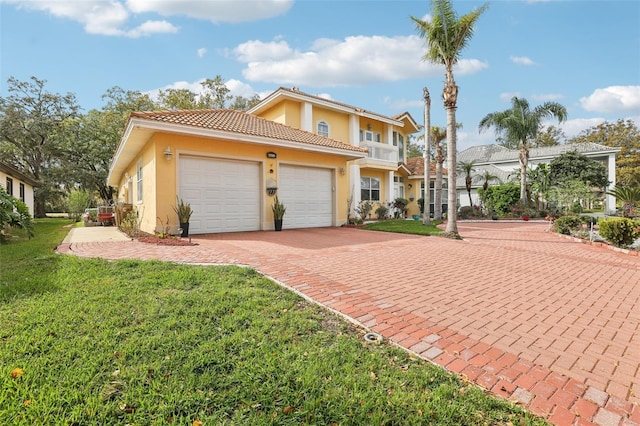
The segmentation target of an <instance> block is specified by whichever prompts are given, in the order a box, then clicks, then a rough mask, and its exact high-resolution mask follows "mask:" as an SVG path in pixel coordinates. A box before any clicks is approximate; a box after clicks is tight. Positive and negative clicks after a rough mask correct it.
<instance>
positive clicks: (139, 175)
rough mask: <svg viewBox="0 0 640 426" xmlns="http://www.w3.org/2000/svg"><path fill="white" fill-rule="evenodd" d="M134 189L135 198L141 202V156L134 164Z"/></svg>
mask: <svg viewBox="0 0 640 426" xmlns="http://www.w3.org/2000/svg"><path fill="white" fill-rule="evenodd" d="M136 184H137V187H136V189H137V190H138V196H137V200H138V202H142V158H141V159H139V160H138V164H137V165H136Z"/></svg>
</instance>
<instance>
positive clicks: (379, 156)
mask: <svg viewBox="0 0 640 426" xmlns="http://www.w3.org/2000/svg"><path fill="white" fill-rule="evenodd" d="M360 148H366V149H367V151H369V155H368V157H367V158H368V159H370V160H374V161H372V163H378V162H380V163H381V164H385V163H388V164H394V165H397V164H398V147H397V146H393V145H388V144H384V143H378V142H364V141H363V142H360Z"/></svg>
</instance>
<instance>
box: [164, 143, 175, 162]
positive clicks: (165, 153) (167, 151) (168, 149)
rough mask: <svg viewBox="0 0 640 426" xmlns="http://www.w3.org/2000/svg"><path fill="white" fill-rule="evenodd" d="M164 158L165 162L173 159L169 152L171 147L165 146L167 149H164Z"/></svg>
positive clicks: (171, 153)
mask: <svg viewBox="0 0 640 426" xmlns="http://www.w3.org/2000/svg"><path fill="white" fill-rule="evenodd" d="M163 154H164V158H165V159H166V160H167V161H171V157H173V152H171V146H169V145H167V147H166V148H165V149H164V152H163Z"/></svg>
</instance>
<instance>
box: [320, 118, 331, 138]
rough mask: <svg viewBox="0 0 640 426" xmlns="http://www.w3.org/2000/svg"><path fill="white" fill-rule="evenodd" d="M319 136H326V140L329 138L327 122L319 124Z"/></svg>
mask: <svg viewBox="0 0 640 426" xmlns="http://www.w3.org/2000/svg"><path fill="white" fill-rule="evenodd" d="M318 134H319V135H320V136H324V137H325V138H328V137H329V125H328V124H327V122H326V121H319V122H318Z"/></svg>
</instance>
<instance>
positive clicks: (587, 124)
mask: <svg viewBox="0 0 640 426" xmlns="http://www.w3.org/2000/svg"><path fill="white" fill-rule="evenodd" d="M605 121H606V120H605V119H604V118H601V117H595V118H576V119H573V120H567V121H565V122H563V123H560V124H558V123H557V122H554V123H549V124H553V125H554V126H556V127H559V128H561V129H562V131H563V132H564V134H565V136H566V137H567V139H571V138H573V137H576V136H578V135H579V134H580V132H582V131H583V130H586V129H589V128H591V127H595V126H597V125H598V124H600V123H603V122H605Z"/></svg>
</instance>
